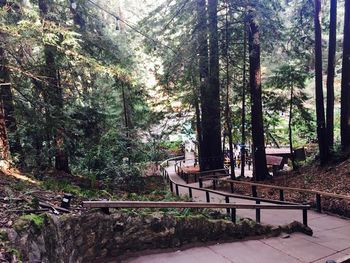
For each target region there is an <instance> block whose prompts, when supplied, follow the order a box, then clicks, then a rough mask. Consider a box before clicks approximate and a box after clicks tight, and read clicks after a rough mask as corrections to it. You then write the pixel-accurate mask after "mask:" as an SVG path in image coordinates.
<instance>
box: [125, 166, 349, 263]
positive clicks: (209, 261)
mask: <svg viewBox="0 0 350 263" xmlns="http://www.w3.org/2000/svg"><path fill="white" fill-rule="evenodd" d="M167 171H168V172H169V176H171V178H172V179H173V180H174V181H176V182H179V183H182V184H184V183H185V182H184V181H183V180H182V179H181V178H180V177H179V176H177V175H176V173H175V172H174V167H173V166H170V167H169V168H167ZM196 186H198V184H197V185H196ZM179 192H180V194H187V193H188V190H187V189H185V188H181V187H179ZM193 197H194V200H197V201H205V200H206V197H205V193H204V192H203V191H198V190H197V191H196V190H193ZM211 200H212V201H216V202H223V201H224V200H223V197H222V196H217V195H212V194H211ZM230 202H237V203H251V201H249V200H242V199H236V198H231V199H230ZM237 215H238V216H239V217H250V218H255V210H237ZM294 220H297V221H302V214H301V211H295V210H284V211H278V210H262V211H261V221H262V223H265V224H270V225H281V224H287V223H290V222H292V221H294ZM308 220H309V221H308V222H309V226H310V227H311V228H312V229H313V231H314V235H313V236H312V237H310V236H307V235H304V234H299V233H296V234H292V235H290V237H288V238H282V237H276V238H268V239H261V240H249V241H239V242H232V243H225V244H217V245H210V246H208V245H204V246H202V247H196V248H191V249H186V250H179V251H176V252H171V253H160V254H153V255H147V256H139V257H134V258H130V259H128V260H125V261H123V262H129V263H148V262H150V263H163V262H164V263H192V262H193V263H221V262H222V263H226V262H227V263H228V262H231V263H265V262H266V263H271V262H278V263H301V262H303V263H306V262H317V263H321V262H322V263H323V262H326V261H327V260H329V259H333V260H337V259H339V258H343V257H346V256H349V255H350V220H347V219H342V218H339V217H336V216H330V215H326V214H320V213H317V212H315V211H312V210H311V211H308Z"/></svg>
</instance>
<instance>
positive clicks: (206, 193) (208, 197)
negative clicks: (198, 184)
mask: <svg viewBox="0 0 350 263" xmlns="http://www.w3.org/2000/svg"><path fill="white" fill-rule="evenodd" d="M205 196H206V199H207V203H210V196H209V191H205Z"/></svg>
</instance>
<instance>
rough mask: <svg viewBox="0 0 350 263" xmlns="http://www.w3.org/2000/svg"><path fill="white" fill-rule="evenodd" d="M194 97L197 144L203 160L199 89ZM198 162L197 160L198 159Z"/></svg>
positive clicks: (199, 157) (199, 154)
mask: <svg viewBox="0 0 350 263" xmlns="http://www.w3.org/2000/svg"><path fill="white" fill-rule="evenodd" d="M193 93H194V94H193V95H194V106H195V109H196V130H197V142H198V160H200V159H201V152H202V151H201V149H202V137H201V134H202V131H201V111H200V106H199V100H198V96H199V94H198V93H199V92H198V90H197V89H194V90H193ZM196 160H197V159H196Z"/></svg>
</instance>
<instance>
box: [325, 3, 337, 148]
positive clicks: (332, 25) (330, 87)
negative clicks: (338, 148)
mask: <svg viewBox="0 0 350 263" xmlns="http://www.w3.org/2000/svg"><path fill="white" fill-rule="evenodd" d="M330 5H331V6H330V22H329V45H328V69H327V123H326V124H327V138H328V146H329V148H330V150H333V147H334V76H335V54H336V45H337V0H331V3H330Z"/></svg>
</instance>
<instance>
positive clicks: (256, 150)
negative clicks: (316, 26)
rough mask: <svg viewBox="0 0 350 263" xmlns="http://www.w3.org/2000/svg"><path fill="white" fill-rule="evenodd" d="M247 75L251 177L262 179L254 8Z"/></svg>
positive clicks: (263, 163)
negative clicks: (251, 154)
mask: <svg viewBox="0 0 350 263" xmlns="http://www.w3.org/2000/svg"><path fill="white" fill-rule="evenodd" d="M249 26H250V31H249V66H250V68H249V75H250V76H249V77H250V95H251V115H252V116H253V117H252V118H251V119H252V140H253V149H252V153H253V158H254V159H253V161H254V162H253V168H254V169H253V177H254V179H255V180H256V181H260V180H264V179H266V177H267V176H268V175H269V172H268V170H267V165H266V153H265V140H264V123H263V112H262V100H261V68H260V39H259V25H258V23H257V20H256V15H255V11H254V10H249Z"/></svg>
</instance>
